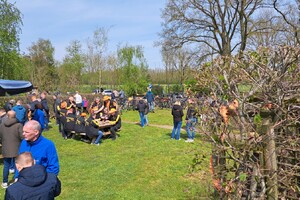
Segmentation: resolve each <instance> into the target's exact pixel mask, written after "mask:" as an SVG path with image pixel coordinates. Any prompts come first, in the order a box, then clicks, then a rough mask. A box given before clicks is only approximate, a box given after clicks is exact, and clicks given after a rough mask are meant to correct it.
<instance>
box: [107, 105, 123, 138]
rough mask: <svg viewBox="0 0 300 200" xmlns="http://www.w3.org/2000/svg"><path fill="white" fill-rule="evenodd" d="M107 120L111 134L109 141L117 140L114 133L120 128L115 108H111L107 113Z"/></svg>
mask: <svg viewBox="0 0 300 200" xmlns="http://www.w3.org/2000/svg"><path fill="white" fill-rule="evenodd" d="M108 120H109V123H110V124H111V127H110V128H109V130H110V133H111V139H112V140H115V139H116V138H117V134H116V132H117V131H118V130H119V129H120V128H121V117H120V114H119V112H118V111H117V110H116V109H115V108H112V109H111V110H110V111H109V116H108Z"/></svg>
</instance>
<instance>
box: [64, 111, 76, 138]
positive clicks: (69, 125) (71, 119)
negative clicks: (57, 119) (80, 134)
mask: <svg viewBox="0 0 300 200" xmlns="http://www.w3.org/2000/svg"><path fill="white" fill-rule="evenodd" d="M73 109H74V108H70V109H69V110H67V113H66V115H65V116H62V117H61V122H62V124H63V128H62V136H63V138H64V139H65V140H66V139H68V138H71V136H72V134H71V131H74V127H75V123H76V114H74V111H73Z"/></svg>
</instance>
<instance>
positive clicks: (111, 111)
mask: <svg viewBox="0 0 300 200" xmlns="http://www.w3.org/2000/svg"><path fill="white" fill-rule="evenodd" d="M108 113H109V114H110V115H115V114H116V109H115V108H112V109H110V111H109V112H108Z"/></svg>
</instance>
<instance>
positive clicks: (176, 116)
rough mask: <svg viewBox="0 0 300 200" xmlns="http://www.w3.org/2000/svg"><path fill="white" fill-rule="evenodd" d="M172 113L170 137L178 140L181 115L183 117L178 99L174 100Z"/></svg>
mask: <svg viewBox="0 0 300 200" xmlns="http://www.w3.org/2000/svg"><path fill="white" fill-rule="evenodd" d="M172 115H173V124H174V127H173V130H172V135H171V139H174V138H175V139H176V140H180V129H181V125H182V117H183V110H182V107H181V104H180V101H176V102H175V103H174V106H173V107H172Z"/></svg>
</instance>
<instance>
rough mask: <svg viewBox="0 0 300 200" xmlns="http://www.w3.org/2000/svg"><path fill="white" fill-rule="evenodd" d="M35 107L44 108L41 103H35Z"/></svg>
mask: <svg viewBox="0 0 300 200" xmlns="http://www.w3.org/2000/svg"><path fill="white" fill-rule="evenodd" d="M34 108H35V109H41V110H43V106H42V104H41V103H37V104H35V105H34Z"/></svg>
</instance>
